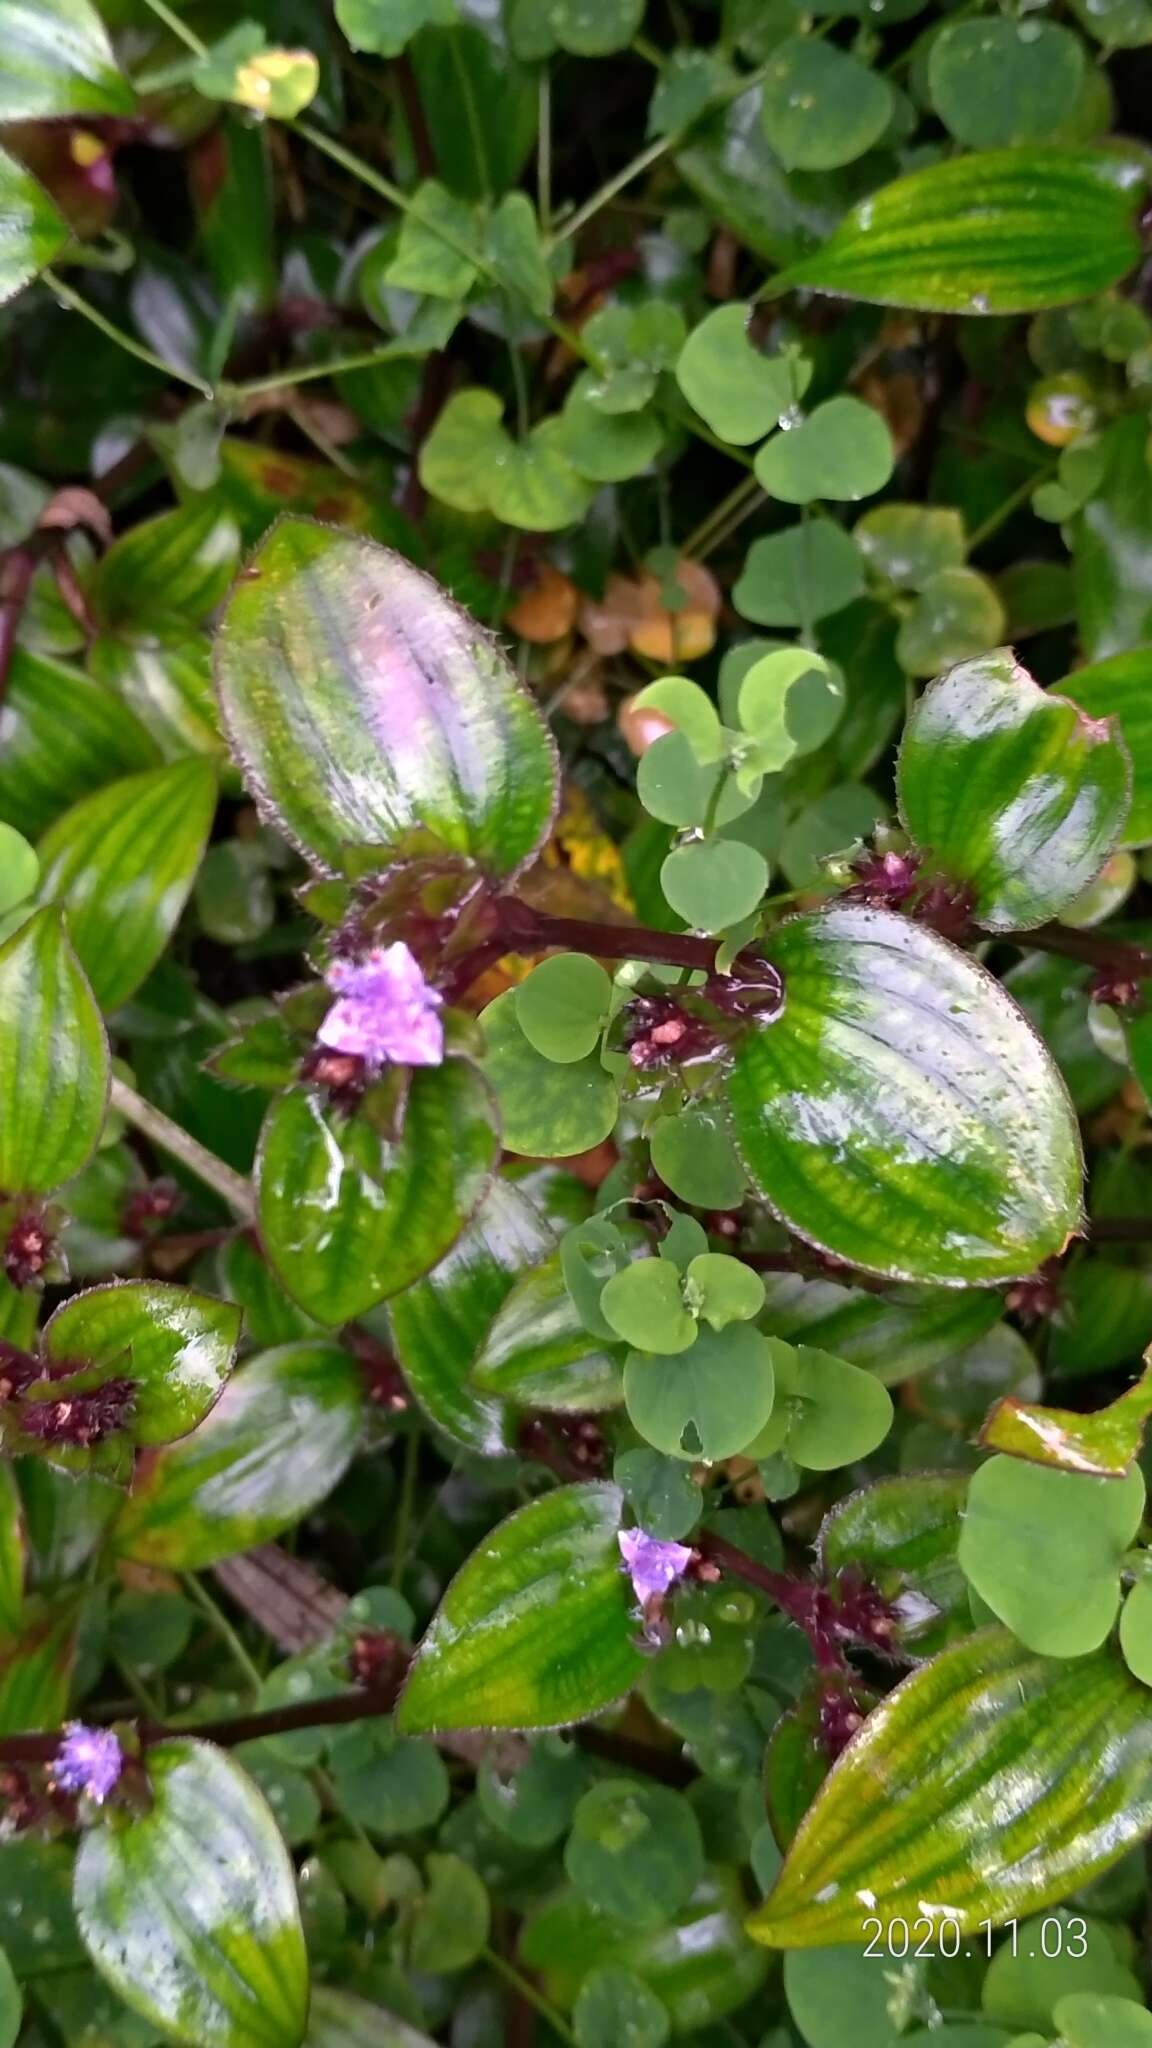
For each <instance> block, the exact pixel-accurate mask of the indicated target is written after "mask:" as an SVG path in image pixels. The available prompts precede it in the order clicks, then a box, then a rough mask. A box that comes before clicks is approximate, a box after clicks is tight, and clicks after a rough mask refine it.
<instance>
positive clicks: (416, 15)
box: [336, 0, 456, 57]
mask: <svg viewBox="0 0 1152 2048" xmlns="http://www.w3.org/2000/svg"><path fill="white" fill-rule="evenodd" d="M336 19H337V21H338V22H339V24H340V27H341V28H342V29H343V31H344V34H345V35H346V36H347V38H348V41H349V42H350V43H351V45H352V48H353V49H354V50H367V51H369V52H370V54H371V55H372V56H374V57H398V56H399V55H400V52H401V50H403V49H404V47H405V45H406V44H408V43H410V42H411V40H412V38H413V36H414V35H417V34H419V31H420V30H421V29H422V28H426V27H428V25H429V24H431V25H432V26H433V27H435V28H450V27H451V26H452V23H453V22H454V21H455V20H456V0H336Z"/></svg>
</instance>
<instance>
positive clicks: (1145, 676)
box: [1056, 647, 1152, 846]
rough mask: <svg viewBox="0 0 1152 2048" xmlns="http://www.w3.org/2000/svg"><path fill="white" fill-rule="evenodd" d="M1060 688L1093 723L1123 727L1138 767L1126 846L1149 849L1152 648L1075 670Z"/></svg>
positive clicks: (1123, 843) (1123, 838) (1151, 825)
mask: <svg viewBox="0 0 1152 2048" xmlns="http://www.w3.org/2000/svg"><path fill="white" fill-rule="evenodd" d="M1056 688H1057V690H1058V691H1059V694H1060V696H1061V697H1070V698H1071V699H1072V702H1073V703H1074V704H1079V705H1080V706H1081V708H1082V709H1083V710H1084V711H1086V712H1087V713H1088V716H1089V718H1097V719H1113V718H1114V719H1115V720H1116V721H1117V723H1118V724H1119V727H1120V732H1121V735H1122V737H1123V741H1124V745H1125V746H1126V747H1127V749H1128V754H1129V757H1130V759H1131V762H1132V807H1131V809H1130V810H1129V813H1128V821H1127V824H1126V826H1125V828H1124V831H1123V832H1122V833H1121V837H1120V844H1121V846H1146V845H1147V844H1148V842H1149V840H1152V647H1134V648H1133V649H1132V650H1131V652H1130V653H1128V654H1113V655H1110V656H1109V658H1108V659H1107V660H1106V661H1097V662H1093V663H1092V664H1091V666H1090V667H1088V668H1077V669H1073V671H1072V674H1071V675H1070V676H1065V677H1064V680H1063V682H1061V683H1058V684H1057V685H1056Z"/></svg>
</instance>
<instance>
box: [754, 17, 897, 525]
mask: <svg viewBox="0 0 1152 2048" xmlns="http://www.w3.org/2000/svg"><path fill="white" fill-rule="evenodd" d="M892 111H893V98H892V88H891V86H890V85H889V83H888V81H887V79H886V78H883V77H881V76H880V74H879V73H878V72H876V71H870V70H869V69H868V66H867V65H866V64H862V63H861V62H860V60H859V59H858V58H856V57H852V56H849V55H848V53H847V52H846V51H844V50H838V49H836V48H835V47H834V45H833V44H831V43H824V42H819V41H818V40H817V39H816V38H815V37H814V36H789V37H788V39H787V40H786V41H785V42H782V43H780V44H779V45H778V47H777V48H776V49H775V50H774V51H773V52H772V55H771V57H770V59H769V62H768V67H767V76H766V78H765V80H764V91H763V98H762V100H761V111H760V117H761V120H762V121H763V123H764V133H765V135H766V136H767V138H768V141H769V143H770V144H771V146H772V148H773V150H774V151H775V153H776V155H777V156H778V157H779V159H780V161H781V163H782V164H783V165H784V166H785V168H786V169H787V170H792V171H796V170H803V171H829V170H835V169H837V168H838V167H839V166H840V165H841V164H850V163H852V162H853V160H854V159H855V158H856V157H858V156H863V155H864V153H865V151H866V150H869V149H871V148H872V146H873V144H874V143H876V142H878V141H879V140H880V137H881V136H882V135H883V133H884V130H885V129H886V128H887V126H888V123H889V121H890V120H891V118H892ZM812 495H813V496H814V497H815V496H817V495H818V494H817V493H816V492H813V493H812Z"/></svg>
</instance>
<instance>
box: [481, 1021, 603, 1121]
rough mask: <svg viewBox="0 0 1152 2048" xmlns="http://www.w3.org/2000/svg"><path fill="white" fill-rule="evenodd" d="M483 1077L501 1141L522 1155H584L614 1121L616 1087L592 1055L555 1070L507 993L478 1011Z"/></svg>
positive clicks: (555, 1066)
mask: <svg viewBox="0 0 1152 2048" xmlns="http://www.w3.org/2000/svg"><path fill="white" fill-rule="evenodd" d="M481 1024H482V1028H483V1032H484V1054H483V1058H482V1060H481V1067H482V1070H483V1073H484V1075H485V1077H486V1079H487V1081H488V1083H489V1085H490V1087H491V1089H492V1092H493V1094H494V1095H495V1098H496V1104H497V1108H498V1110H499V1113H500V1125H501V1132H502V1135H503V1139H504V1143H505V1145H506V1146H507V1148H508V1150H509V1151H510V1152H522V1153H524V1154H525V1155H527V1156H528V1157H532V1158H542V1159H564V1158H568V1157H570V1156H571V1154H572V1153H574V1152H587V1151H588V1150H589V1148H590V1147H591V1146H593V1145H598V1144H599V1143H600V1141H601V1139H602V1138H606V1137H607V1136H608V1134H609V1132H610V1131H611V1129H612V1127H613V1125H614V1124H615V1122H616V1110H617V1087H616V1082H615V1081H614V1080H613V1078H612V1076H611V1075H610V1074H608V1073H606V1072H605V1071H604V1068H603V1067H602V1066H601V1064H600V1060H599V1056H598V1055H597V1054H596V1053H594V1052H593V1053H588V1054H586V1055H585V1057H584V1058H582V1059H578V1060H570V1061H569V1062H567V1063H566V1064H565V1065H562V1066H558V1065H556V1064H555V1062H554V1060H552V1059H546V1058H545V1057H544V1055H543V1054H542V1053H540V1052H537V1050H536V1048H535V1047H534V1046H533V1045H532V1044H531V1043H530V1042H529V1040H528V1039H527V1038H526V1037H525V1035H524V1032H523V1030H522V1028H521V1025H520V1021H519V1017H518V1014H517V1003H516V993H515V991H514V990H512V989H509V990H508V991H507V993H506V994H504V995H502V996H497V998H496V1000H495V1002H494V1003H489V1005H488V1008H487V1009H486V1010H485V1011H484V1013H483V1016H482V1019H481Z"/></svg>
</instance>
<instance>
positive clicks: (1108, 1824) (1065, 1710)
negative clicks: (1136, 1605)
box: [750, 1629, 1152, 1948]
mask: <svg viewBox="0 0 1152 2048" xmlns="http://www.w3.org/2000/svg"><path fill="white" fill-rule="evenodd" d="M1146 1701H1147V1695H1146V1693H1145V1692H1144V1690H1143V1688H1142V1687H1141V1686H1139V1685H1138V1684H1137V1682H1136V1680H1135V1679H1134V1678H1131V1677H1130V1676H1129V1674H1128V1673H1127V1671H1126V1670H1125V1669H1124V1666H1123V1664H1122V1663H1121V1662H1120V1659H1119V1658H1118V1657H1116V1656H1115V1655H1114V1654H1113V1653H1112V1652H1111V1651H1108V1650H1102V1651H1098V1652H1097V1653H1096V1654H1095V1655H1094V1656H1092V1657H1091V1658H1084V1659H1080V1660H1078V1661H1077V1662H1075V1663H1066V1662H1063V1661H1061V1660H1059V1659H1053V1658H1048V1657H1038V1656H1035V1655H1034V1654H1033V1653H1032V1652H1031V1651H1029V1650H1027V1649H1025V1648H1024V1647H1023V1645H1022V1644H1021V1643H1019V1642H1017V1641H1016V1640H1015V1638H1014V1637H1013V1636H1011V1635H1009V1634H1008V1633H1007V1631H1006V1630H1001V1629H991V1630H984V1631H981V1633H980V1634H978V1635H975V1636H972V1637H970V1638H969V1640H968V1641H967V1642H964V1643H960V1644H957V1645H956V1646H955V1647H954V1648H952V1649H948V1650H945V1651H943V1652H942V1653H941V1655H940V1656H938V1657H934V1658H933V1659H932V1661H931V1663H929V1664H925V1665H923V1666H922V1667H921V1668H920V1670H918V1671H916V1672H914V1673H913V1674H912V1676H911V1677H910V1678H906V1679H905V1680H904V1682H903V1684H902V1685H900V1686H898V1687H897V1689H896V1691H895V1692H894V1693H891V1694H890V1695H889V1696H888V1698H887V1699H886V1700H884V1701H883V1702H882V1703H881V1705H880V1706H879V1707H877V1708H875V1709H874V1710H873V1712H872V1713H871V1714H870V1715H869V1717H868V1720H867V1721H866V1722H865V1725H864V1727H863V1728H862V1729H861V1731H860V1733H859V1734H858V1735H857V1736H856V1738H855V1740H854V1741H853V1742H852V1743H851V1744H850V1745H849V1747H848V1749H847V1750H846V1751H845V1752H844V1755H843V1756H842V1757H841V1759H840V1761H839V1762H838V1763H837V1764H836V1765H835V1767H834V1768H833V1770H832V1772H831V1773H830V1775H829V1777H828V1779H827V1781H826V1782H825V1784H824V1786H823V1788H822V1790H821V1791H820V1792H819V1794H818V1795H817V1797H816V1800H815V1802H814V1803H813V1805H812V1807H811V1809H810V1810H809V1812H808V1814H807V1815H806V1816H805V1818H804V1820H803V1822H802V1823H801V1826H800V1829H799V1832H798V1834H797V1836H796V1840H795V1842H794V1843H793V1845H792V1848H791V1850H790V1852H789V1855H788V1857H787V1859H786V1861H785V1864H784V1868H783V1871H782V1872H781V1874H780V1878H779V1880H778V1882H777V1884H776V1887H775V1889H774V1890H773V1891H772V1892H771V1893H770V1895H769V1897H768V1898H767V1899H766V1900H765V1902H764V1904H763V1905H762V1906H761V1907H759V1908H758V1910H757V1911H756V1913H755V1914H754V1915H753V1918H752V1920H751V1922H750V1930H751V1932H752V1933H753V1934H754V1935H755V1936H756V1938H757V1939H758V1940H760V1941H764V1942H767V1943H769V1944H770V1945H771V1946H773V1947H779V1948H822V1947H825V1946H827V1945H829V1944H831V1943H836V1942H852V1943H854V1944H856V1945H857V1946H859V1944H860V1943H861V1941H862V1940H866V1939H867V1937H866V1935H864V1933H863V1923H864V1921H865V1919H866V1918H867V1919H879V1920H880V1921H881V1922H882V1924H883V1925H884V1926H885V1927H887V1926H888V1925H889V1924H890V1923H891V1922H892V1921H893V1920H894V1919H899V1918H901V1917H903V1918H904V1919H906V1920H907V1921H908V1924H909V1926H911V1925H912V1923H913V1922H914V1921H915V1919H916V1918H917V1916H918V1915H922V1914H923V1913H924V1912H925V1911H926V1909H927V1908H928V1907H930V1908H931V1909H932V1912H933V1914H934V1915H935V1914H939V1916H940V1917H941V1918H949V1919H954V1920H956V1922H957V1923H958V1925H959V1927H960V1931H961V1933H962V1934H963V1933H975V1932H976V1931H977V1929H978V1928H979V1926H980V1923H981V1922H982V1921H983V1920H986V1919H990V1920H992V1921H993V1923H995V1924H1001V1923H1003V1922H1004V1921H1006V1920H1009V1919H1013V1918H1015V1917H1017V1916H1019V1915H1021V1914H1023V1913H1026V1912H1029V1911H1032V1910H1034V1909H1035V1908H1037V1907H1040V1906H1043V1905H1046V1904H1048V1903H1049V1901H1051V1900H1052V1899H1056V1898H1062V1897H1064V1896H1065V1894H1066V1893H1067V1892H1069V1891H1071V1890H1074V1889H1075V1888H1076V1887H1077V1886H1078V1885H1081V1884H1083V1883H1084V1882H1085V1881H1086V1880H1087V1879H1088V1878H1089V1877H1091V1876H1092V1875H1093V1874H1094V1873H1095V1872H1096V1871H1098V1870H1103V1869H1106V1868H1107V1866H1108V1865H1109V1864H1110V1863H1114V1862H1115V1861H1116V1860H1117V1858H1118V1857H1120V1856H1121V1855H1123V1853H1124V1851H1125V1849H1127V1848H1128V1847H1129V1846H1130V1845H1131V1844H1132V1843H1133V1842H1136V1841H1139V1839H1140V1837H1141V1835H1142V1834H1143V1833H1144V1832H1145V1830H1146V1828H1147V1827H1148V1825H1149V1821H1150V1820H1152V1730H1150V1724H1149V1719H1148V1712H1147V1705H1146ZM877 1784H880V1785H882V1786H883V1795H884V1796H883V1798H882V1799H877V1798H876V1797H875V1789H874V1788H875V1787H876V1785H877ZM862 1893H864V1894H866V1896H865V1897H861V1894H862Z"/></svg>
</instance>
